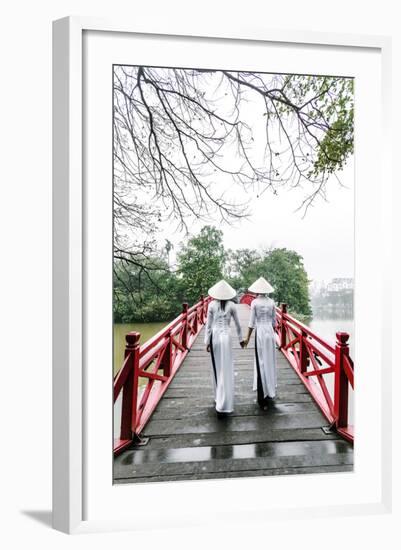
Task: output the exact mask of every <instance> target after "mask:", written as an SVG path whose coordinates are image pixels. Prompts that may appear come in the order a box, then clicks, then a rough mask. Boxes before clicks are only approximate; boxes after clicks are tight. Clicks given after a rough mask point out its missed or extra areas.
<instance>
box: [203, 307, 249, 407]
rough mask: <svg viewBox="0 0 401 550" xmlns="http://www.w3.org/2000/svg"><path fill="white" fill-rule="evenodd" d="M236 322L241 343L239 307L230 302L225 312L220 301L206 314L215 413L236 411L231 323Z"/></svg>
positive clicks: (206, 334) (206, 340)
mask: <svg viewBox="0 0 401 550" xmlns="http://www.w3.org/2000/svg"><path fill="white" fill-rule="evenodd" d="M231 319H233V320H234V323H235V327H236V330H237V335H238V339H239V341H240V342H241V340H242V333H241V325H240V322H239V318H238V312H237V308H236V305H235V304H234V303H233V302H230V301H227V302H226V303H225V308H224V309H223V308H222V305H221V302H220V301H219V300H214V301H213V302H211V303H210V305H209V308H208V312H207V323H206V330H205V344H210V355H211V359H212V367H213V372H212V379H213V387H214V396H215V402H216V411H217V412H222V413H231V412H233V410H234V362H233V352H232V339H231V330H230V322H231Z"/></svg>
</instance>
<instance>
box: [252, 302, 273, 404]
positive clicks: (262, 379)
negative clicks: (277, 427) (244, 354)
mask: <svg viewBox="0 0 401 550" xmlns="http://www.w3.org/2000/svg"><path fill="white" fill-rule="evenodd" d="M275 324H276V305H275V303H274V301H273V300H272V299H271V298H268V297H266V296H258V297H257V298H255V299H254V300H253V302H252V303H251V316H250V320H249V327H250V328H253V329H255V362H254V377H253V389H254V390H257V392H258V403H259V404H260V405H262V404H263V401H264V400H265V399H266V398H267V397H270V398H274V397H275V396H276V387H277V371H276V338H275V333H274V326H275Z"/></svg>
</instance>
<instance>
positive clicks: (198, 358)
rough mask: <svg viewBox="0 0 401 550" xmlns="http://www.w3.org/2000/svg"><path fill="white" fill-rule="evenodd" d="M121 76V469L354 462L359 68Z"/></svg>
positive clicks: (147, 475) (116, 426)
mask: <svg viewBox="0 0 401 550" xmlns="http://www.w3.org/2000/svg"><path fill="white" fill-rule="evenodd" d="M266 68H267V69H268V60H266ZM110 86H111V87H112V106H110V108H112V112H113V140H112V141H113V150H112V151H110V155H111V156H112V158H113V182H112V183H113V251H112V254H111V255H110V269H112V270H113V288H112V289H110V292H111V293H112V296H113V326H112V327H111V329H110V330H112V331H113V354H114V359H113V365H110V371H111V372H112V375H111V378H112V383H113V403H112V407H111V411H110V414H112V415H113V432H114V433H113V448H112V449H111V452H113V456H114V459H113V483H114V484H127V483H151V482H165V481H187V480H208V479H227V478H240V477H259V476H276V475H297V474H298V475H302V474H317V473H319V474H325V473H335V472H342V473H344V472H350V473H352V472H353V464H354V451H353V443H354V407H353V391H354V363H353V358H354V304H353V298H354V253H355V250H354V222H355V219H354V206H355V204H354V202H355V201H354V190H355V177H354V79H353V78H351V77H349V76H346V75H345V76H344V75H331V74H286V73H272V72H260V71H259V72H257V71H255V72H252V71H249V70H247V71H243V70H241V68H240V67H234V68H233V67H231V68H227V69H222V68H216V69H210V68H202V67H197V68H196V67H195V68H194V67H158V66H144V65H121V64H118V65H113V67H112V72H111V75H110ZM105 406H106V404H105Z"/></svg>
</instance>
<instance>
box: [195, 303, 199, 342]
mask: <svg viewBox="0 0 401 550" xmlns="http://www.w3.org/2000/svg"><path fill="white" fill-rule="evenodd" d="M198 316H199V306H196V308H195V317H194V336H196V335H197V334H198Z"/></svg>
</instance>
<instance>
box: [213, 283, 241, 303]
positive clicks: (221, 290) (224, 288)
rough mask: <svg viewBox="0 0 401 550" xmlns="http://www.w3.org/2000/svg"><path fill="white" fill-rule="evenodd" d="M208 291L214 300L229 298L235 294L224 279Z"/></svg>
mask: <svg viewBox="0 0 401 550" xmlns="http://www.w3.org/2000/svg"><path fill="white" fill-rule="evenodd" d="M208 292H209V296H211V297H212V298H214V299H215V300H231V299H232V298H234V296H235V295H236V294H237V293H236V291H235V290H234V289H233V287H232V286H230V285H229V284H228V283H227V282H226V281H225V280H224V279H222V280H221V281H219V282H218V283H216V284H215V285H213V286H212V287H211V288H209V291H208Z"/></svg>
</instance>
